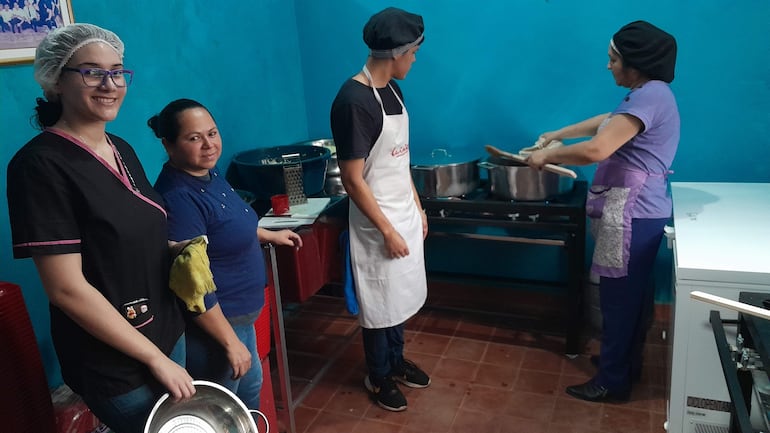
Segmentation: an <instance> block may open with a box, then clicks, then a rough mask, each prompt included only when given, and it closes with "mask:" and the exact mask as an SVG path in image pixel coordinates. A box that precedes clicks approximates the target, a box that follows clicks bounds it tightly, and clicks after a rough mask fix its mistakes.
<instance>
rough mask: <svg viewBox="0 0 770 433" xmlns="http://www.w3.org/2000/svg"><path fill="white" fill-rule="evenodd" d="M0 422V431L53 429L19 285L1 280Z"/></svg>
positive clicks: (49, 431) (41, 432) (42, 432)
mask: <svg viewBox="0 0 770 433" xmlns="http://www.w3.org/2000/svg"><path fill="white" fill-rule="evenodd" d="M0 347H2V351H3V355H2V356H0V420H2V421H0V422H1V423H2V424H1V425H2V431H4V432H14V433H52V432H54V431H56V430H55V429H56V426H55V420H54V412H53V404H52V403H51V395H50V391H49V390H48V383H47V381H46V378H45V371H44V370H43V361H42V360H41V358H40V350H39V349H38V347H37V340H36V339H35V333H34V332H33V330H32V322H31V321H30V320H29V314H27V308H26V306H25V304H24V298H23V297H22V294H21V288H20V287H19V286H17V285H16V284H11V283H6V282H0Z"/></svg>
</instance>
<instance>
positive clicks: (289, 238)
mask: <svg viewBox="0 0 770 433" xmlns="http://www.w3.org/2000/svg"><path fill="white" fill-rule="evenodd" d="M273 235H274V237H273V240H272V241H271V242H272V243H274V244H276V245H287V246H293V247H295V248H301V247H302V237H301V236H300V235H298V234H297V233H294V232H293V231H291V230H279V231H277V232H273Z"/></svg>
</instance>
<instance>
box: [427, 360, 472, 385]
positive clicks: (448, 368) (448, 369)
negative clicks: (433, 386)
mask: <svg viewBox="0 0 770 433" xmlns="http://www.w3.org/2000/svg"><path fill="white" fill-rule="evenodd" d="M478 367H479V363H478V362H473V361H463V360H460V359H451V358H442V359H441V360H440V361H439V362H438V364H437V365H436V369H435V370H434V371H433V375H434V376H435V377H438V378H442V379H451V380H458V381H462V382H470V381H471V380H473V378H474V377H476V370H477V369H478Z"/></svg>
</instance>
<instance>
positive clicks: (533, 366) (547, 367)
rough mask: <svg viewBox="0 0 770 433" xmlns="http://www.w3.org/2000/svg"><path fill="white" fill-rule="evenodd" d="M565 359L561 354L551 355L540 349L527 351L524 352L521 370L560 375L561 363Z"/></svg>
mask: <svg viewBox="0 0 770 433" xmlns="http://www.w3.org/2000/svg"><path fill="white" fill-rule="evenodd" d="M565 358H566V357H565V356H564V354H563V353H561V352H559V353H553V352H548V351H546V350H542V349H537V348H534V349H529V350H527V351H526V352H524V359H523V360H522V361H521V368H523V369H526V370H535V371H544V372H546V373H560V374H561V371H562V363H563V362H564V359H565Z"/></svg>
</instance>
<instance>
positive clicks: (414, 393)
mask: <svg viewBox="0 0 770 433" xmlns="http://www.w3.org/2000/svg"><path fill="white" fill-rule="evenodd" d="M402 389H406V388H405V387H402ZM470 390H471V384H470V383H468V382H460V381H454V380H449V379H442V378H434V379H432V381H431V384H430V386H429V387H427V388H424V389H413V390H406V396H407V400H408V405H409V412H418V413H419V412H424V411H426V410H431V409H432V408H433V407H443V408H447V409H454V410H457V409H459V408H460V405H461V404H462V402H463V400H464V399H465V398H466V396H467V395H468V394H469V393H470Z"/></svg>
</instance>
